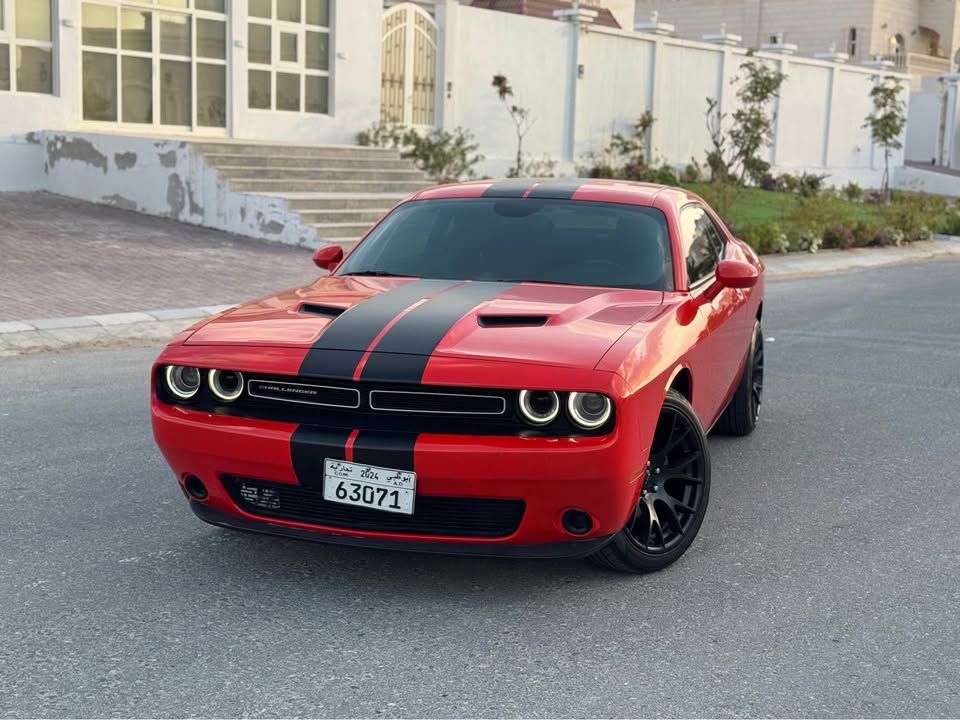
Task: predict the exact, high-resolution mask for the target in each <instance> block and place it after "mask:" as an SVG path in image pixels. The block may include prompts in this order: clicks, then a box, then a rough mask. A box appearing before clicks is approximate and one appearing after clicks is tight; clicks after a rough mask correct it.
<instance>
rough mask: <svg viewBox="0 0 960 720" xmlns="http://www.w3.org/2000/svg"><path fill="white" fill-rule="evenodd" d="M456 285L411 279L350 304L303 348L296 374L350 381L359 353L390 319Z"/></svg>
mask: <svg viewBox="0 0 960 720" xmlns="http://www.w3.org/2000/svg"><path fill="white" fill-rule="evenodd" d="M456 284H457V283H455V282H451V281H450V280H413V281H412V282H409V283H406V284H405V285H401V286H400V287H398V288H396V289H394V290H388V291H387V292H383V293H380V294H379V295H374V296H373V297H372V298H370V299H369V300H364V301H363V302H361V303H359V304H358V305H354V306H353V307H352V308H350V309H349V310H347V311H346V312H344V313H343V314H342V315H340V316H339V317H337V319H336V320H334V321H333V322H332V323H331V324H330V325H329V326H328V327H327V329H326V330H325V331H324V333H323V334H322V335H321V336H320V339H319V340H317V341H316V342H315V343H314V344H313V347H312V348H311V349H310V350H308V351H307V355H306V357H305V358H304V359H303V362H302V363H301V364H300V375H304V376H308V377H329V378H333V379H337V380H352V379H353V373H354V372H355V371H356V369H357V364H358V363H359V362H360V358H362V357H363V353H364V352H366V350H367V348H368V347H370V343H372V342H373V341H374V339H375V338H376V337H377V335H379V334H380V332H381V331H382V330H383V328H385V327H386V326H387V324H388V323H389V322H390V321H391V320H393V319H394V318H395V317H396V316H397V315H399V314H400V313H401V312H403V311H404V310H406V309H407V308H408V307H410V306H411V305H413V304H414V303H415V302H417V301H418V300H422V299H423V298H425V297H427V296H429V295H432V294H434V293H435V292H438V291H440V290H443V289H445V288H448V287H452V286H454V285H456Z"/></svg>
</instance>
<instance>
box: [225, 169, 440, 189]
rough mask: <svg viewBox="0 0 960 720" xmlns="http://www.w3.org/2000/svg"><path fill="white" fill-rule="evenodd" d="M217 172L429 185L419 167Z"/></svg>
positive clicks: (266, 177) (238, 175)
mask: <svg viewBox="0 0 960 720" xmlns="http://www.w3.org/2000/svg"><path fill="white" fill-rule="evenodd" d="M219 175H220V177H221V178H223V179H224V180H232V179H234V178H248V179H249V178H256V179H257V180H290V181H296V180H365V181H369V182H382V183H392V182H408V181H409V182H417V183H420V185H421V187H426V186H427V185H429V184H430V181H429V180H428V179H427V176H426V175H424V174H423V173H422V172H420V171H419V170H412V169H406V170H380V169H376V170H374V169H366V168H360V169H355V168H342V167H323V168H296V167H288V168H256V167H235V168H234V167H231V168H220V171H219Z"/></svg>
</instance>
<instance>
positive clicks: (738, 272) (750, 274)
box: [717, 260, 760, 289]
mask: <svg viewBox="0 0 960 720" xmlns="http://www.w3.org/2000/svg"><path fill="white" fill-rule="evenodd" d="M759 276H760V275H759V273H758V272H757V269H756V268H755V267H754V266H753V265H751V264H750V263H748V262H744V261H743V260H721V261H720V264H719V265H717V282H718V283H720V285H722V286H723V287H728V288H742V289H746V288H752V287H753V286H754V285H756V284H757V278H758V277H759Z"/></svg>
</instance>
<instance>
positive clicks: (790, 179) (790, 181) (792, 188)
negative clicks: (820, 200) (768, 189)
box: [777, 173, 800, 192]
mask: <svg viewBox="0 0 960 720" xmlns="http://www.w3.org/2000/svg"><path fill="white" fill-rule="evenodd" d="M777 184H778V185H779V186H780V189H781V190H783V192H797V191H798V190H799V189H800V178H798V177H797V176H796V175H791V174H790V173H784V174H783V175H781V176H780V177H778V178H777Z"/></svg>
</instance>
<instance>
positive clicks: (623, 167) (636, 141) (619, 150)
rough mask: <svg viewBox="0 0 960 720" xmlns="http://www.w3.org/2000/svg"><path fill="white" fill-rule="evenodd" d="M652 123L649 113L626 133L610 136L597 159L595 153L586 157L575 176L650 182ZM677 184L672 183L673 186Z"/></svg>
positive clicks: (651, 116)
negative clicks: (649, 142)
mask: <svg viewBox="0 0 960 720" xmlns="http://www.w3.org/2000/svg"><path fill="white" fill-rule="evenodd" d="M654 122H656V120H655V119H654V117H653V115H652V114H651V113H650V112H649V111H647V112H645V113H643V115H641V116H640V117H639V118H637V119H636V121H635V122H634V123H633V125H632V126H631V128H630V132H629V133H627V134H624V133H614V134H613V136H612V137H611V138H610V142H609V144H608V145H607V146H606V147H605V148H604V149H603V152H602V153H601V155H600V157H599V158H598V157H597V155H596V154H595V153H590V154H588V155H586V156H585V160H586V164H585V165H581V166H579V167H578V168H577V174H578V175H580V176H583V177H591V178H618V179H620V180H638V181H649V177H650V168H649V167H648V165H647V137H648V135H649V133H650V128H651V127H653V124H654ZM674 177H676V173H674ZM676 183H677V181H676V180H674V182H673V184H674V185H675V184H676Z"/></svg>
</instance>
